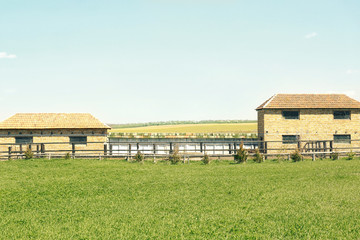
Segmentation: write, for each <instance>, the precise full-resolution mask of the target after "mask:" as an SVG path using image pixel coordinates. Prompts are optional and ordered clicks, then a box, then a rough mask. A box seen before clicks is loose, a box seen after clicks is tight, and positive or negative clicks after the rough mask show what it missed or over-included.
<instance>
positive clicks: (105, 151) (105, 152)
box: [99, 144, 107, 156]
mask: <svg viewBox="0 0 360 240" xmlns="http://www.w3.org/2000/svg"><path fill="white" fill-rule="evenodd" d="M106 155H107V145H106V144H104V156H106ZM99 156H100V154H99Z"/></svg>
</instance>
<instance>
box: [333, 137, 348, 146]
mask: <svg viewBox="0 0 360 240" xmlns="http://www.w3.org/2000/svg"><path fill="white" fill-rule="evenodd" d="M334 143H349V144H350V143H351V135H334Z"/></svg>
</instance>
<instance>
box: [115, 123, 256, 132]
mask: <svg viewBox="0 0 360 240" xmlns="http://www.w3.org/2000/svg"><path fill="white" fill-rule="evenodd" d="M256 131H257V123H215V124H213V123H211V124H180V125H162V126H148V127H136V128H119V129H112V130H111V132H117V133H249V132H256Z"/></svg>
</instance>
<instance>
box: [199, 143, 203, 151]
mask: <svg viewBox="0 0 360 240" xmlns="http://www.w3.org/2000/svg"><path fill="white" fill-rule="evenodd" d="M200 152H203V143H202V142H201V143H200Z"/></svg>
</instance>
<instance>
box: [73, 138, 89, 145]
mask: <svg viewBox="0 0 360 240" xmlns="http://www.w3.org/2000/svg"><path fill="white" fill-rule="evenodd" d="M70 143H71V144H73V143H74V144H87V137H70Z"/></svg>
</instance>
